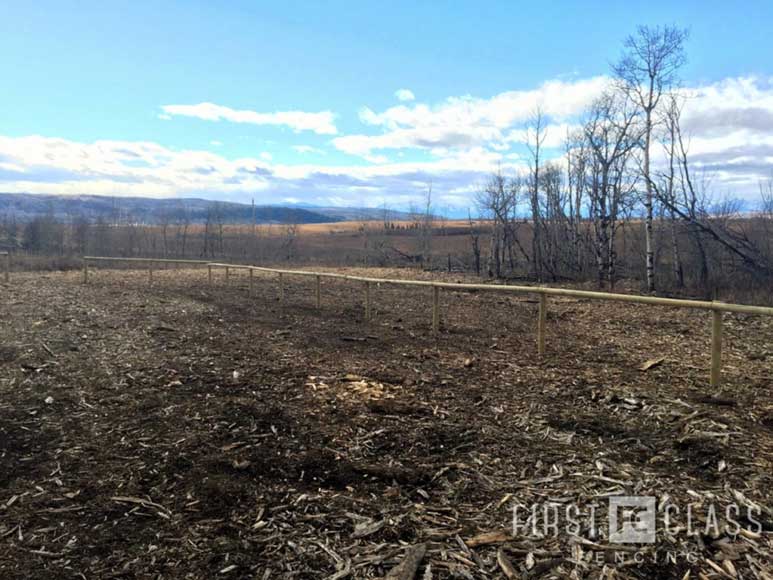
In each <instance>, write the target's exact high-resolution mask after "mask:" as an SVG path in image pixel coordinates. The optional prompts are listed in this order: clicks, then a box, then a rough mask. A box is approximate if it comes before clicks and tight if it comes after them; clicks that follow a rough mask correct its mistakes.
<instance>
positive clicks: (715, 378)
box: [83, 256, 773, 387]
mask: <svg viewBox="0 0 773 580" xmlns="http://www.w3.org/2000/svg"><path fill="white" fill-rule="evenodd" d="M111 260H112V261H131V262H168V263H184V264H205V265H206V266H207V276H208V281H209V283H210V284H212V282H213V279H212V270H213V269H216V268H219V269H224V270H225V273H226V281H227V282H228V281H229V279H230V272H231V270H248V271H249V273H250V294H252V293H253V291H254V286H253V273H254V272H267V273H272V274H277V277H278V283H279V300H280V302H284V297H285V276H306V277H311V276H313V277H315V280H316V283H315V291H314V292H315V298H316V305H317V307H318V308H319V307H320V306H321V290H320V283H321V279H322V278H334V279H339V280H348V281H353V282H363V283H364V290H365V297H364V298H365V320H369V319H370V316H371V285H372V284H390V285H395V286H421V287H427V288H431V289H432V331H433V333H437V332H438V330H439V327H440V290H441V289H443V290H450V291H462V292H464V291H484V292H507V293H515V294H537V295H538V296H539V309H538V313H537V340H536V342H537V352H538V354H539V355H540V356H541V357H543V356H545V352H546V351H545V332H546V327H547V310H548V301H547V299H548V296H568V297H572V298H585V299H590V300H606V301H612V302H631V303H635V304H649V305H656V306H669V307H675V308H692V309H697V310H709V311H711V386H712V387H716V386H718V385H719V383H720V375H721V367H722V327H723V313H724V312H734V313H738V314H756V315H763V316H773V308H770V307H766V306H751V305H747V304H728V303H724V302H718V301H705V300H684V299H677V298H660V297H657V296H641V295H635V294H614V293H610V292H595V291H589V290H572V289H569V288H549V287H546V286H511V285H505V284H463V283H453V282H433V281H428V280H399V279H390V278H371V277H367V276H352V275H349V274H337V273H334V272H316V271H310V270H286V269H280V268H266V267H262V266H250V265H244V264H225V263H220V262H207V261H203V260H166V259H149V258H148V259H146V258H107V257H94V256H86V257H84V258H83V264H84V266H83V267H84V278H83V280H84V283H85V282H88V262H90V261H111ZM149 272H150V274H149V281H152V271H149Z"/></svg>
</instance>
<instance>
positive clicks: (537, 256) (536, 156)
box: [526, 108, 547, 281]
mask: <svg viewBox="0 0 773 580" xmlns="http://www.w3.org/2000/svg"><path fill="white" fill-rule="evenodd" d="M546 137H547V127H546V120H545V117H544V115H543V114H542V109H540V108H537V110H536V111H535V112H534V114H533V115H532V117H531V119H529V121H528V122H527V123H526V146H527V147H528V149H529V152H530V153H531V165H530V168H529V172H530V176H529V177H530V179H529V185H528V188H529V205H530V207H531V222H532V239H531V245H532V267H533V274H534V277H535V278H536V279H537V280H539V281H542V268H543V256H542V239H541V237H542V236H541V234H542V216H541V213H540V200H539V191H540V183H541V182H540V162H541V161H542V158H541V153H542V144H543V143H544V142H545V138H546Z"/></svg>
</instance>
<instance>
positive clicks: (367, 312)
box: [365, 282, 370, 321]
mask: <svg viewBox="0 0 773 580" xmlns="http://www.w3.org/2000/svg"><path fill="white" fill-rule="evenodd" d="M365 320H366V321H368V320H370V282H365Z"/></svg>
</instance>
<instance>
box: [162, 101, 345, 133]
mask: <svg viewBox="0 0 773 580" xmlns="http://www.w3.org/2000/svg"><path fill="white" fill-rule="evenodd" d="M161 109H162V110H163V111H164V113H163V114H165V115H167V116H172V115H174V116H180V117H195V118H197V119H202V120H204V121H221V120H225V121H231V122H232V123H249V124H252V125H279V126H286V127H289V128H290V129H292V130H293V131H295V132H300V131H313V132H314V133H317V134H319V135H335V134H336V133H337V132H338V130H337V129H336V126H335V122H334V121H335V115H334V114H333V113H332V112H330V111H321V112H319V113H307V112H305V111H279V112H275V113H257V112H255V111H249V110H237V109H231V108H229V107H224V106H222V105H216V104H214V103H199V104H197V105H164V106H163V107H161Z"/></svg>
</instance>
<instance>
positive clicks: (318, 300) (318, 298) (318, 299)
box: [316, 274, 322, 310]
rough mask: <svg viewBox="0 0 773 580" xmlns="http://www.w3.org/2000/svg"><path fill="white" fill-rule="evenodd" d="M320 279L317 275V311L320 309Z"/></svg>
mask: <svg viewBox="0 0 773 580" xmlns="http://www.w3.org/2000/svg"><path fill="white" fill-rule="evenodd" d="M320 278H321V276H320V275H319V274H317V289H316V290H317V310H319V309H320V308H321V307H322V293H321V291H320Z"/></svg>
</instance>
